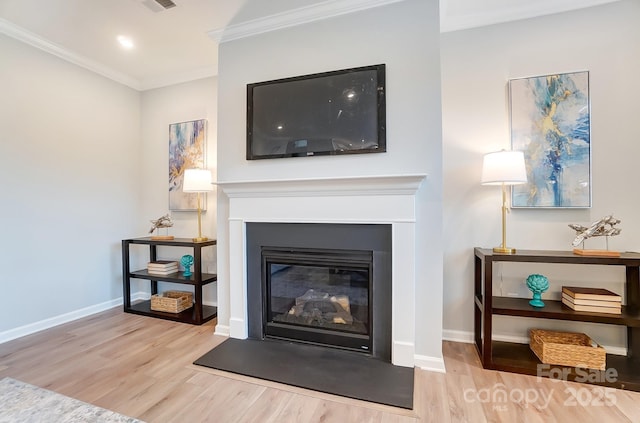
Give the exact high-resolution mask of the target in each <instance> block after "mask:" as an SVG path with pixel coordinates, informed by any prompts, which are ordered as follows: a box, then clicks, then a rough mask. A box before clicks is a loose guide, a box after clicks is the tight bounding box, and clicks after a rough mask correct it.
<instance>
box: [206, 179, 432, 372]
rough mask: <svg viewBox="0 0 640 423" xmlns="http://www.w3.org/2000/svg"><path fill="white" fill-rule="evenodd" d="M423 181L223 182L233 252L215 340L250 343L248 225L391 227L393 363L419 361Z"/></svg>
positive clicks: (221, 286)
mask: <svg viewBox="0 0 640 423" xmlns="http://www.w3.org/2000/svg"><path fill="white" fill-rule="evenodd" d="M425 177H426V175H424V174H412V175H382V176H360V177H336V178H307V179H292V180H260V181H233V182H231V181H228V182H225V181H220V182H218V186H219V187H220V188H221V189H222V190H223V192H224V194H225V195H226V196H227V197H228V200H229V201H228V210H224V214H226V215H227V216H228V217H227V221H228V227H227V231H225V232H226V233H225V235H224V236H225V237H226V239H224V238H221V239H219V242H226V243H228V246H229V248H228V249H227V250H226V251H227V252H226V253H225V254H228V256H225V255H223V256H222V260H226V261H228V268H227V272H228V274H226V275H225V274H221V273H220V272H219V282H218V312H219V314H218V316H219V318H218V325H217V326H216V333H217V334H220V335H226V336H230V337H232V338H236V339H247V338H248V337H249V318H248V314H249V303H248V285H247V275H248V272H247V255H246V251H247V250H246V242H247V240H246V228H247V224H249V223H332V224H373V225H390V227H391V245H392V248H391V250H392V253H391V263H392V265H391V280H392V286H391V362H392V363H393V364H395V365H398V366H406V367H413V366H414V365H415V363H416V358H415V342H416V340H415V319H416V317H415V300H416V298H415V281H416V260H417V258H416V236H417V235H416V192H417V190H418V189H419V187H420V185H421V183H422V182H423V180H424V179H425Z"/></svg>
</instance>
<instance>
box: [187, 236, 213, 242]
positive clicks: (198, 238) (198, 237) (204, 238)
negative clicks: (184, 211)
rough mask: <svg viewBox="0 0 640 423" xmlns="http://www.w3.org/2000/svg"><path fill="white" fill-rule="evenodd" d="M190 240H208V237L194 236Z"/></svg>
mask: <svg viewBox="0 0 640 423" xmlns="http://www.w3.org/2000/svg"><path fill="white" fill-rule="evenodd" d="M191 240H192V241H193V242H205V241H209V238H207V237H206V236H197V237H195V238H191Z"/></svg>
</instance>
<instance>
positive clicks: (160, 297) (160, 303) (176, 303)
mask: <svg viewBox="0 0 640 423" xmlns="http://www.w3.org/2000/svg"><path fill="white" fill-rule="evenodd" d="M192 306H193V294H192V293H191V292H184V291H165V292H163V293H161V294H155V295H152V296H151V310H153V311H166V312H169V313H180V312H181V311H184V310H186V309H188V308H190V307H192Z"/></svg>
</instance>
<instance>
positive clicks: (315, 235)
mask: <svg viewBox="0 0 640 423" xmlns="http://www.w3.org/2000/svg"><path fill="white" fill-rule="evenodd" d="M391 235H392V232H391V225H387V224H375V225H374V224H344V223H255V222H253V223H252V222H250V223H247V224H246V246H247V251H246V257H247V304H248V313H247V318H248V326H249V327H248V337H249V338H253V339H263V338H269V337H270V338H277V339H286V340H293V341H300V342H306V343H311V344H320V345H325V346H330V347H335V348H342V349H348V350H354V351H360V352H362V353H366V354H371V355H372V356H373V357H376V358H380V359H383V360H385V361H388V362H391V321H392V318H391V297H392V290H391V288H392V283H391V282H392V281H391V278H392V276H391V256H392V251H391ZM270 284H271V285H275V286H271V287H270ZM323 294H326V295H323ZM321 298H324V299H325V300H326V301H325V302H320V301H318V299H321ZM331 298H333V302H332V301H331ZM307 300H312V301H311V302H307ZM309 303H311V304H313V305H314V307H307V309H306V310H305V309H304V307H305V305H307V306H308V305H309ZM318 304H319V305H318ZM296 307H297V308H296ZM323 308H332V309H329V310H325V311H328V315H329V316H330V317H331V319H332V320H331V321H327V314H325V315H323V314H322V313H321V312H320V309H323ZM274 310H275V311H277V312H276V313H274ZM346 310H348V312H347V311H346ZM314 314H315V318H314ZM296 315H298V316H296ZM335 322H338V323H335ZM354 323H355V324H354Z"/></svg>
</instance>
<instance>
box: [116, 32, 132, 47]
mask: <svg viewBox="0 0 640 423" xmlns="http://www.w3.org/2000/svg"><path fill="white" fill-rule="evenodd" d="M118 42H119V43H120V45H121V46H122V48H124V49H127V50H131V49H132V48H133V40H132V39H131V38H129V37H126V36H124V35H118Z"/></svg>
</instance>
